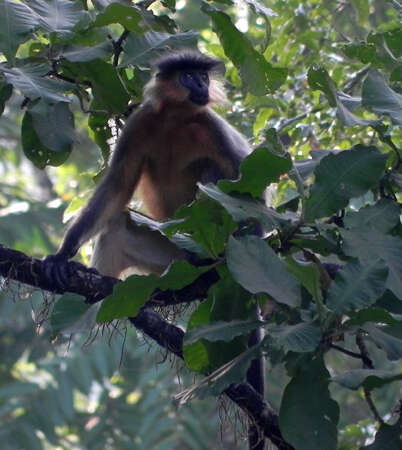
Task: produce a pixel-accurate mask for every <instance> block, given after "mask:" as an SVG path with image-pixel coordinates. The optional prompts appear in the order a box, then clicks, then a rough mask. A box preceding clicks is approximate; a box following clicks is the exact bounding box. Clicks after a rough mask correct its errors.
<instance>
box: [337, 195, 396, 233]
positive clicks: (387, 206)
mask: <svg viewBox="0 0 402 450" xmlns="http://www.w3.org/2000/svg"><path fill="white" fill-rule="evenodd" d="M399 215H400V209H399V207H398V205H397V204H396V202H394V201H392V200H389V199H385V198H383V199H381V200H380V201H378V202H377V203H375V204H374V205H369V206H365V207H364V208H361V209H359V211H357V212H355V211H348V212H347V214H346V216H345V218H344V224H345V227H346V228H356V229H358V228H359V229H363V228H365V229H372V230H376V231H380V232H383V233H387V232H389V231H391V230H392V229H393V228H395V227H396V225H397V224H398V223H399Z"/></svg>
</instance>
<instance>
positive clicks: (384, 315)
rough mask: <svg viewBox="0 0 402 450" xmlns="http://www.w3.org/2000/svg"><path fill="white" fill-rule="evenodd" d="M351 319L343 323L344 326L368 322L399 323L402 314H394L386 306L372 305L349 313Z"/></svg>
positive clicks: (348, 326)
mask: <svg viewBox="0 0 402 450" xmlns="http://www.w3.org/2000/svg"><path fill="white" fill-rule="evenodd" d="M348 316H349V320H347V321H346V322H344V323H343V327H345V328H350V327H355V326H356V325H363V324H365V323H366V322H374V323H385V324H388V325H397V324H400V323H401V321H402V314H392V313H390V312H388V311H387V310H386V309H384V308H379V307H372V308H367V309H361V310H360V311H357V312H356V313H349V314H348Z"/></svg>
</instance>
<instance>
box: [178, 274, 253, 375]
mask: <svg viewBox="0 0 402 450" xmlns="http://www.w3.org/2000/svg"><path fill="white" fill-rule="evenodd" d="M219 275H220V280H219V281H218V282H217V283H215V284H214V285H213V286H212V287H211V288H210V290H209V292H208V299H207V300H206V301H204V302H202V303H201V304H200V305H199V306H198V308H197V310H196V311H194V313H193V314H192V315H191V317H190V319H189V321H188V324H187V333H190V332H191V331H192V330H196V329H198V328H200V327H204V326H207V325H211V326H214V323H216V322H219V323H220V322H223V321H224V322H227V323H228V322H230V321H235V322H238V321H244V320H246V319H248V318H249V317H254V314H253V313H254V311H255V304H253V303H252V302H251V301H250V298H251V295H250V293H249V292H247V291H245V290H244V289H243V288H242V287H241V286H239V285H238V284H237V283H236V282H235V281H234V280H233V278H232V277H231V276H230V273H229V272H228V270H227V268H226V267H221V268H220V269H219ZM252 314H253V315H252ZM247 342H248V338H244V337H243V336H237V337H234V339H233V340H232V341H231V342H223V341H215V342H209V341H207V340H205V339H202V340H199V341H197V342H195V343H193V344H187V345H185V346H184V348H183V356H184V360H185V362H186V365H187V367H188V368H189V369H191V370H194V371H196V372H201V373H207V372H211V371H212V370H215V369H216V368H217V367H220V366H222V365H223V364H225V363H227V362H228V361H230V360H231V359H233V358H235V357H236V356H238V355H239V354H240V353H241V352H242V351H244V350H245V349H246V348H247Z"/></svg>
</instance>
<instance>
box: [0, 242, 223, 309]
mask: <svg viewBox="0 0 402 450" xmlns="http://www.w3.org/2000/svg"><path fill="white" fill-rule="evenodd" d="M67 264H68V270H67V271H66V272H67V273H66V278H67V280H66V281H67V285H68V289H66V288H65V286H62V285H60V284H59V283H58V282H57V280H56V279H54V278H50V277H49V274H48V272H47V271H46V270H45V265H44V263H43V261H41V260H40V259H36V258H31V257H29V256H27V255H25V254H24V253H22V252H19V251H17V250H12V249H10V248H7V247H4V246H2V245H0V276H3V277H4V278H9V279H13V280H17V281H19V282H21V283H25V284H29V285H30V286H35V287H39V288H41V289H43V290H46V291H50V292H55V293H57V294H64V293H65V292H72V293H74V294H78V295H82V296H83V297H85V298H86V302H87V303H91V304H93V303H97V302H99V301H101V300H102V299H103V298H105V297H106V296H108V295H110V294H112V293H113V288H114V286H115V284H117V283H119V282H120V281H121V280H118V279H117V278H112V277H108V276H102V275H100V274H98V273H96V272H94V271H91V270H89V269H88V268H86V267H85V266H83V265H82V264H80V263H77V262H75V261H69V262H68V263H67ZM217 280H218V274H217V273H216V271H215V269H211V270H209V271H208V272H205V273H203V274H202V275H201V276H200V277H199V278H198V279H197V280H195V282H194V283H192V284H190V285H188V286H186V287H184V288H183V289H180V290H178V291H169V290H167V291H159V290H156V291H155V292H154V293H153V294H152V296H151V299H150V301H149V302H148V306H168V305H177V304H179V303H190V302H192V301H194V300H198V299H201V298H204V297H205V295H206V293H207V291H208V289H209V288H210V287H211V286H212V285H213V284H214V283H216V281H217Z"/></svg>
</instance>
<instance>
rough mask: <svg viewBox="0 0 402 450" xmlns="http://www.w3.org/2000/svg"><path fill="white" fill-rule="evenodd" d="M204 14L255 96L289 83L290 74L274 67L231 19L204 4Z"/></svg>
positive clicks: (202, 8)
mask: <svg viewBox="0 0 402 450" xmlns="http://www.w3.org/2000/svg"><path fill="white" fill-rule="evenodd" d="M201 10H202V11H203V12H204V13H205V14H208V16H209V17H210V18H211V19H212V23H213V27H214V31H215V32H216V33H217V35H218V37H219V39H220V41H221V44H222V46H223V49H224V51H225V54H226V56H227V57H228V58H230V59H231V61H232V62H233V64H234V65H235V67H236V68H237V70H238V71H239V73H240V76H241V78H242V81H243V83H244V84H245V86H246V87H247V89H248V90H249V91H250V92H251V93H253V94H255V95H264V94H266V93H267V92H268V91H275V90H276V89H278V88H279V86H281V84H282V83H284V81H285V80H286V76H287V70H286V69H282V68H275V67H273V66H272V65H271V64H270V63H269V62H268V61H267V60H266V59H265V58H264V56H263V55H261V54H260V53H258V52H257V51H256V50H255V49H254V46H253V44H252V43H251V42H250V41H249V40H248V39H247V38H246V36H245V35H243V34H242V33H241V32H240V31H239V30H238V29H237V28H236V27H235V25H234V24H233V22H232V20H231V18H230V16H228V15H227V14H225V13H224V12H222V11H219V10H218V9H216V8H214V7H213V6H211V5H209V4H207V3H203V5H202V7H201Z"/></svg>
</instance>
